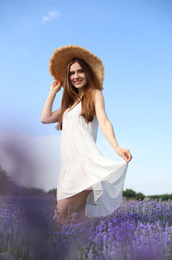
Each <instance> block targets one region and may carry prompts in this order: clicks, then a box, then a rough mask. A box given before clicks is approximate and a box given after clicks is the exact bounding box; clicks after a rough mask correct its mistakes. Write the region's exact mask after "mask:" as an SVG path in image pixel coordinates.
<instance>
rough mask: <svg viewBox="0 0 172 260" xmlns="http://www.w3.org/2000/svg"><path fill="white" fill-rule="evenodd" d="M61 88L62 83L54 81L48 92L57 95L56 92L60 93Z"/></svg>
mask: <svg viewBox="0 0 172 260" xmlns="http://www.w3.org/2000/svg"><path fill="white" fill-rule="evenodd" d="M61 87H62V81H57V80H55V81H54V82H53V84H52V85H51V88H50V91H51V92H52V91H53V92H55V93H57V92H59V91H60V89H61Z"/></svg>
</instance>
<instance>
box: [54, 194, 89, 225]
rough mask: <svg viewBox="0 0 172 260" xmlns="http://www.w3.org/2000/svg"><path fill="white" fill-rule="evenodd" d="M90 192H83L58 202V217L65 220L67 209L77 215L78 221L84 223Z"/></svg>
mask: <svg viewBox="0 0 172 260" xmlns="http://www.w3.org/2000/svg"><path fill="white" fill-rule="evenodd" d="M91 191H92V190H84V191H82V192H80V193H78V194H76V195H74V196H72V197H69V198H67V199H63V200H59V202H58V205H57V209H58V213H59V217H62V219H63V220H65V219H66V218H67V217H68V211H69V208H70V209H71V212H76V213H78V221H84V218H85V206H86V200H87V197H88V195H89V194H90V193H91Z"/></svg>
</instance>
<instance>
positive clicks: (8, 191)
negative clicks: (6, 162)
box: [0, 166, 45, 196]
mask: <svg viewBox="0 0 172 260" xmlns="http://www.w3.org/2000/svg"><path fill="white" fill-rule="evenodd" d="M41 194H45V192H44V191H43V190H42V189H37V188H26V187H21V186H19V185H17V184H16V183H15V182H14V181H13V180H12V178H11V177H10V176H9V175H8V174H7V172H6V171H5V170H4V169H3V168H2V167H1V166H0V195H15V196H34V195H41Z"/></svg>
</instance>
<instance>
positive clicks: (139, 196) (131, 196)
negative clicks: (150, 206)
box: [123, 189, 172, 201]
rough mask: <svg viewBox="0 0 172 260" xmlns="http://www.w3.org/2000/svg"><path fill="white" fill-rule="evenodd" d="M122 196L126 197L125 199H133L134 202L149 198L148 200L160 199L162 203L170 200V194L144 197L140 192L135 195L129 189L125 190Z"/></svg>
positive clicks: (171, 195) (171, 198) (171, 196)
mask: <svg viewBox="0 0 172 260" xmlns="http://www.w3.org/2000/svg"><path fill="white" fill-rule="evenodd" d="M123 196H124V197H126V198H127V199H135V200H144V199H145V198H150V199H160V198H161V199H162V200H163V201H165V200H172V194H163V195H151V196H145V195H144V194H143V193H141V192H139V193H136V192H135V191H133V190H131V189H126V190H125V191H124V192H123Z"/></svg>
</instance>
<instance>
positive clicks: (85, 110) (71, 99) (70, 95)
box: [57, 58, 100, 130]
mask: <svg viewBox="0 0 172 260" xmlns="http://www.w3.org/2000/svg"><path fill="white" fill-rule="evenodd" d="M75 62H77V63H78V64H79V65H80V66H81V68H82V69H83V71H84V73H85V75H86V78H87V84H86V86H85V92H84V95H83V96H82V98H81V104H82V111H81V114H80V116H83V117H84V118H85V121H86V122H87V123H88V122H92V121H93V119H94V115H95V102H94V91H93V90H94V89H100V86H99V85H98V83H97V80H96V78H95V75H94V74H93V71H92V69H91V68H90V66H89V65H88V64H87V63H86V62H85V61H84V60H82V59H78V58H76V59H72V60H71V61H70V62H69V63H68V65H67V68H66V75H65V79H64V82H63V87H64V90H63V96H62V101H61V112H60V115H59V120H58V125H57V129H58V130H62V120H63V115H64V112H65V111H66V109H67V108H70V107H72V105H73V104H74V103H75V102H76V101H77V100H79V95H78V90H77V89H76V88H75V87H74V86H73V85H72V84H71V82H70V67H71V65H72V64H74V63H75ZM78 102H79V101H78Z"/></svg>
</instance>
